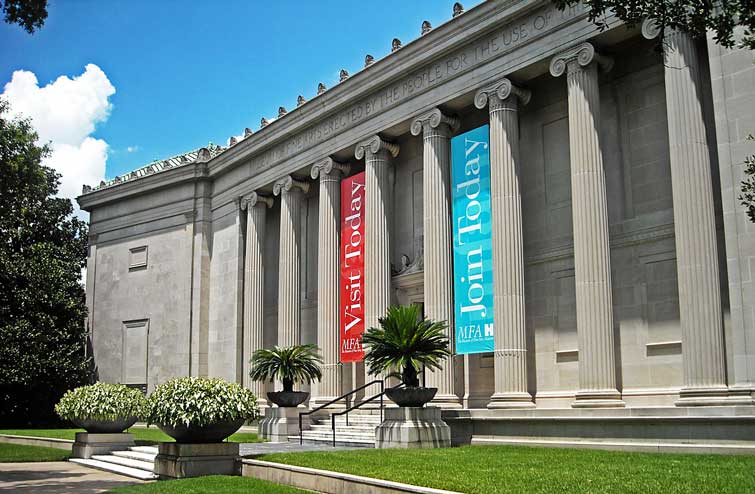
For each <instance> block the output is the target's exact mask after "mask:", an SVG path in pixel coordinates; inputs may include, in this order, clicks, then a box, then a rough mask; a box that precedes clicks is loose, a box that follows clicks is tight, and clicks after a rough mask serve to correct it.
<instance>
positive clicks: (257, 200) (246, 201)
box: [241, 190, 273, 210]
mask: <svg viewBox="0 0 755 494" xmlns="http://www.w3.org/2000/svg"><path fill="white" fill-rule="evenodd" d="M255 206H260V207H263V206H264V207H268V208H271V207H273V198H272V197H270V196H265V195H262V194H259V193H257V191H256V190H255V191H252V192H251V193H249V194H248V195H245V196H242V197H241V209H243V210H247V209H248V208H253V207H255Z"/></svg>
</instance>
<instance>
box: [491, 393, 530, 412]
mask: <svg viewBox="0 0 755 494" xmlns="http://www.w3.org/2000/svg"><path fill="white" fill-rule="evenodd" d="M488 408H491V409H500V408H535V403H534V402H533V401H532V395H530V394H529V393H494V394H493V396H491V397H490V402H489V403H488Z"/></svg>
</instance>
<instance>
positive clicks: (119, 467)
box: [69, 446, 157, 480]
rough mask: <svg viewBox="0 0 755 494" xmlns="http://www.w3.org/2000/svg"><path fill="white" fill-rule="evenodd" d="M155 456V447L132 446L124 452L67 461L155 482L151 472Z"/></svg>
mask: <svg viewBox="0 0 755 494" xmlns="http://www.w3.org/2000/svg"><path fill="white" fill-rule="evenodd" d="M156 456H157V447H156V446H134V447H132V448H129V449H127V450H125V451H113V452H111V453H110V454H107V455H94V456H92V457H91V458H89V459H84V458H71V459H70V460H69V461H70V462H72V463H78V464H80V465H85V466H87V467H91V468H96V469H97V470H104V471H106V472H112V473H117V474H119V475H125V476H127V477H132V478H135V479H139V480H155V479H157V475H155V473H154V471H153V470H154V466H155V457H156Z"/></svg>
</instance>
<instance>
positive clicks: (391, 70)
mask: <svg viewBox="0 0 755 494" xmlns="http://www.w3.org/2000/svg"><path fill="white" fill-rule="evenodd" d="M547 3H548V2H546V1H544V0H536V1H527V0H520V1H513V0H491V1H488V2H483V3H482V4H480V5H477V6H475V7H473V8H471V9H469V10H467V11H465V12H464V13H463V14H461V15H458V16H456V17H453V18H451V19H449V20H448V21H446V22H445V23H443V24H441V25H439V26H437V27H434V28H433V29H432V31H430V32H428V33H426V34H425V35H423V36H420V37H419V38H417V39H415V40H413V41H411V42H409V43H407V44H405V45H403V46H402V47H401V48H399V49H398V50H396V51H395V52H392V53H389V54H388V55H386V56H385V57H383V58H381V59H379V60H375V61H374V62H372V63H371V64H370V65H369V66H367V67H365V68H364V69H362V70H360V71H359V72H357V73H355V74H353V75H351V76H350V77H349V78H348V79H346V80H344V81H343V82H341V83H340V84H337V85H336V86H334V87H332V88H330V89H328V90H327V91H325V92H323V93H322V94H319V95H317V96H315V97H313V98H312V99H310V100H309V101H308V102H307V103H306V104H303V105H301V106H300V107H298V108H296V109H294V110H292V111H290V112H288V114H287V115H285V117H284V118H281V119H277V120H275V121H273V122H270V123H269V124H268V125H267V126H266V127H265V129H264V131H263V130H261V131H258V132H257V133H255V134H254V135H252V136H250V137H249V138H247V139H244V141H242V142H240V143H238V144H236V145H235V146H233V148H231V149H229V150H227V151H225V152H224V153H222V154H220V155H218V156H216V157H215V158H213V159H212V160H211V162H210V175H211V176H216V175H218V174H221V173H223V172H224V171H225V170H227V169H228V168H231V167H234V166H238V165H240V164H242V163H244V161H246V160H248V159H250V158H251V157H252V156H254V155H257V154H259V153H262V152H264V151H265V150H266V149H267V148H269V147H271V146H273V145H275V144H278V141H281V140H285V139H286V138H288V137H290V136H291V135H292V134H296V133H298V132H301V131H303V130H305V129H307V128H308V127H309V126H311V125H312V124H315V123H317V122H318V121H320V120H321V119H324V118H326V117H327V116H329V115H333V114H336V113H338V112H339V111H343V110H344V109H345V108H347V107H348V106H349V105H352V104H354V103H355V102H356V101H358V100H359V99H360V98H363V97H365V96H367V95H369V94H370V93H373V92H375V91H378V90H380V89H381V88H382V87H384V86H386V85H388V84H390V83H391V82H393V81H394V80H395V79H396V78H398V77H401V76H403V75H406V73H407V72H410V71H412V70H416V69H419V68H421V67H423V66H425V65H427V64H429V63H430V62H432V61H434V60H435V59H437V58H440V57H442V56H443V55H445V54H447V53H449V52H451V51H453V50H455V49H457V48H458V47H459V46H461V45H464V44H466V43H469V42H471V41H474V40H476V39H477V38H480V37H482V36H484V35H485V34H487V33H489V32H490V31H492V30H494V29H496V27H498V26H499V25H500V24H501V22H510V21H513V20H515V19H516V18H517V17H519V16H522V15H525V14H526V13H528V12H531V11H533V10H535V9H537V8H540V7H542V6H543V5H545V4H547ZM344 96H346V97H344Z"/></svg>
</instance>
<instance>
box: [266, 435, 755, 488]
mask: <svg viewBox="0 0 755 494" xmlns="http://www.w3.org/2000/svg"><path fill="white" fill-rule="evenodd" d="M259 459H261V460H265V461H274V462H279V463H286V464H290V465H299V466H304V467H311V468H319V469H323V470H333V471H337V472H343V473H351V474H355V475H362V476H367V477H376V478H381V479H386V480H394V481H398V482H405V483H408V484H414V485H421V486H426V487H435V488H438V489H448V490H452V491H459V492H466V493H470V494H498V493H501V494H502V493H517V494H519V493H527V494H535V493H537V494H552V493H558V494H588V493H589V494H672V493H673V494H724V493H726V494H729V493H731V494H744V493H752V492H755V456H724V455H681V454H680V455H676V454H663V453H623V452H614V451H590V450H576V449H556V448H527V447H514V446H466V447H461V448H447V449H433V450H360V451H322V452H320V451H318V452H307V453H285V454H283V453H280V454H270V455H265V456H262V457H261V458H259Z"/></svg>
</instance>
